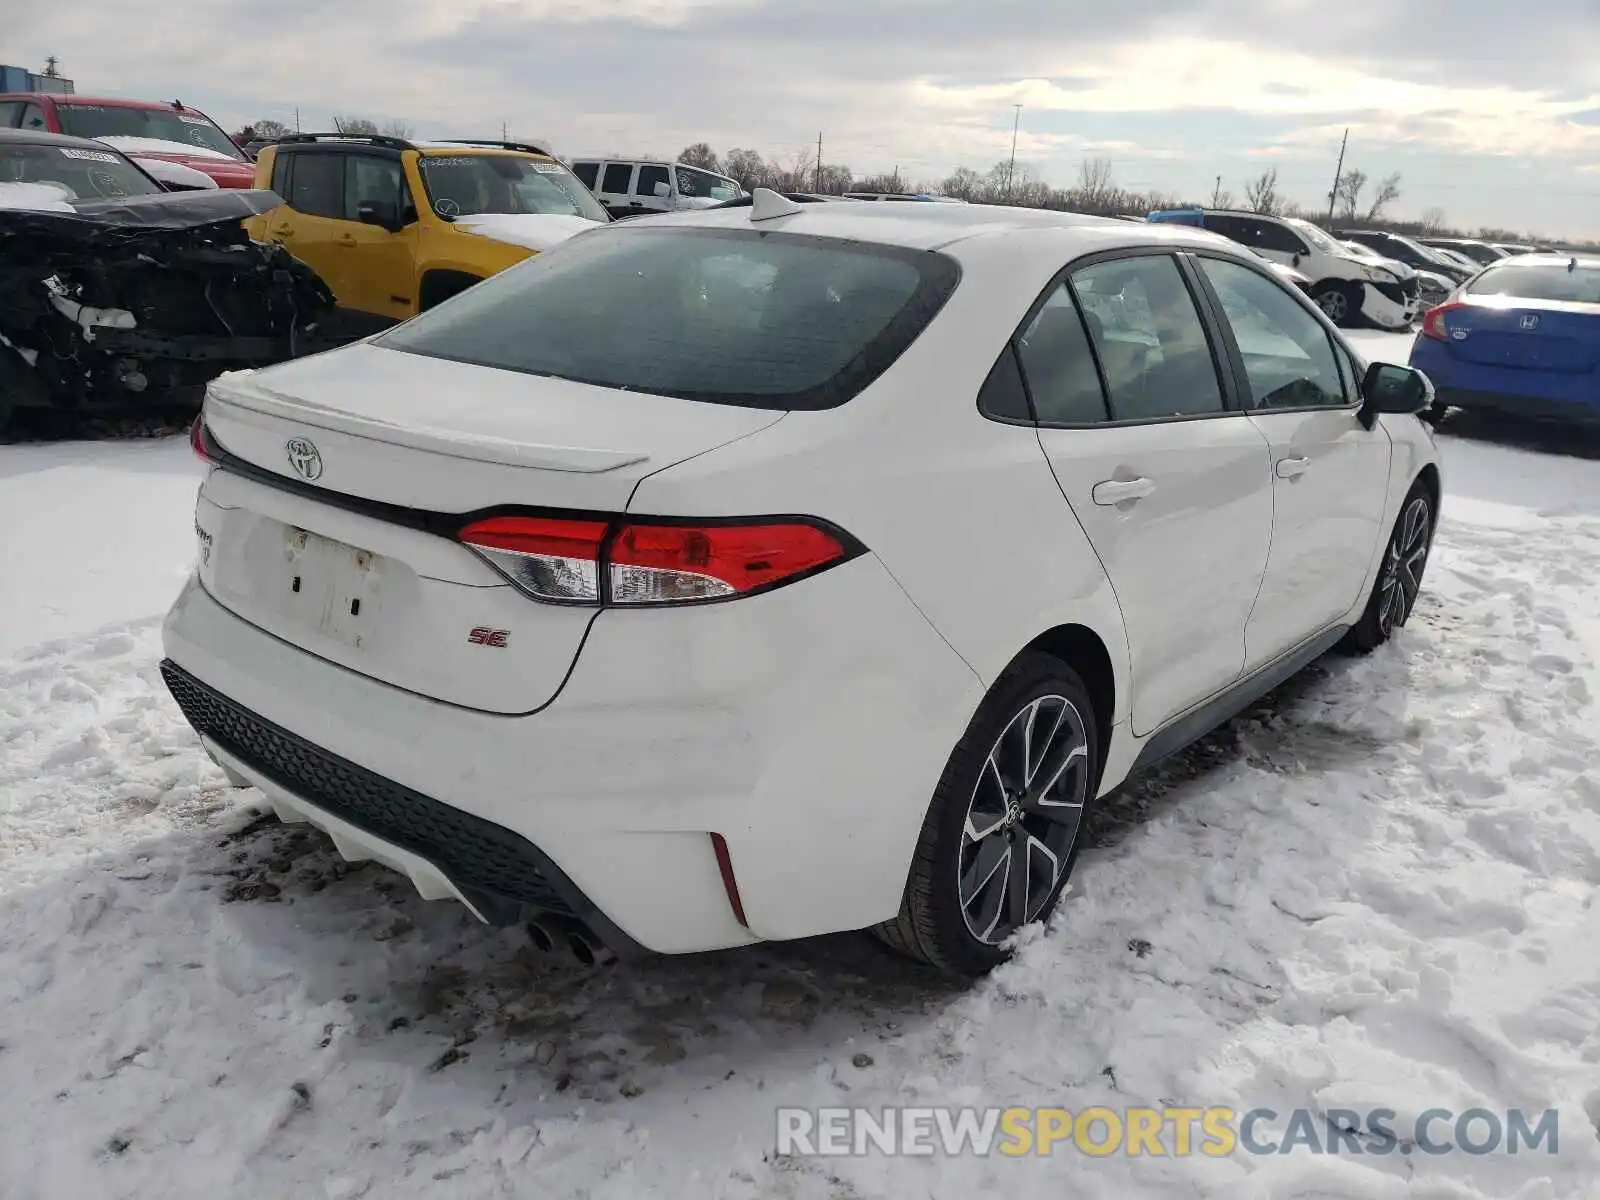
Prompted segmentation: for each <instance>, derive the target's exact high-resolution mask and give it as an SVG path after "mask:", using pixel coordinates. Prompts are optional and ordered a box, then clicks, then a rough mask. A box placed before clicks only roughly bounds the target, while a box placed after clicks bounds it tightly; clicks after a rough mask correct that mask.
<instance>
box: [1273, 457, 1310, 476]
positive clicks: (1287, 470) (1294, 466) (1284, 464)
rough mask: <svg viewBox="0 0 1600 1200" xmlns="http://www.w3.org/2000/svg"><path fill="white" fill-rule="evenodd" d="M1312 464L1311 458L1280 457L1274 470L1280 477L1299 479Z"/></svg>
mask: <svg viewBox="0 0 1600 1200" xmlns="http://www.w3.org/2000/svg"><path fill="white" fill-rule="evenodd" d="M1310 465H1311V460H1310V459H1309V458H1280V459H1279V460H1278V462H1277V465H1276V466H1274V467H1273V470H1274V471H1275V472H1276V473H1277V476H1278V478H1279V479H1299V478H1300V476H1302V475H1304V474H1305V473H1306V468H1307V467H1309V466H1310Z"/></svg>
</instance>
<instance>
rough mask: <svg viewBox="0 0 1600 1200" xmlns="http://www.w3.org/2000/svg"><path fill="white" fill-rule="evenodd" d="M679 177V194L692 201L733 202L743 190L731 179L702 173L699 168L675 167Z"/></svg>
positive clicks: (705, 172) (707, 172) (708, 172)
mask: <svg viewBox="0 0 1600 1200" xmlns="http://www.w3.org/2000/svg"><path fill="white" fill-rule="evenodd" d="M673 170H674V171H676V172H677V175H678V194H679V195H680V196H687V197H689V198H690V199H691V200H694V199H705V200H732V199H734V198H735V197H737V196H739V195H742V194H743V189H741V188H740V187H739V185H738V184H737V183H735V182H734V181H733V180H731V179H726V178H724V177H723V176H721V175H713V174H712V173H711V172H710V171H702V170H701V169H700V168H699V167H674V168H673Z"/></svg>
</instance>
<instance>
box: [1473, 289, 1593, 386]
mask: <svg viewBox="0 0 1600 1200" xmlns="http://www.w3.org/2000/svg"><path fill="white" fill-rule="evenodd" d="M1444 326H1445V332H1446V343H1445V344H1446V345H1447V346H1449V348H1450V354H1451V357H1453V358H1456V359H1459V360H1460V361H1462V362H1468V363H1474V364H1477V365H1479V366H1489V367H1510V368H1514V369H1523V370H1529V371H1553V372H1557V373H1562V374H1581V373H1583V372H1586V371H1593V370H1594V369H1595V367H1596V366H1597V365H1600V305H1595V304H1579V303H1570V302H1560V301H1550V302H1546V301H1540V302H1539V303H1538V304H1537V305H1528V306H1519V305H1510V306H1505V305H1487V304H1471V303H1468V304H1464V305H1463V306H1462V307H1460V308H1458V309H1455V310H1453V311H1451V312H1449V313H1447V314H1446V315H1445V320H1444Z"/></svg>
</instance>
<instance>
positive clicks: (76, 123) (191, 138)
mask: <svg viewBox="0 0 1600 1200" xmlns="http://www.w3.org/2000/svg"><path fill="white" fill-rule="evenodd" d="M56 112H57V114H59V116H60V117H61V132H62V133H70V134H71V135H72V136H73V137H85V138H103V137H132V138H147V139H151V140H154V141H160V142H174V143H176V145H175V146H174V147H173V149H174V150H178V149H184V148H188V147H196V148H198V149H200V150H209V151H211V152H212V153H213V154H222V155H225V156H226V157H228V158H232V159H242V158H243V157H244V155H243V154H242V153H241V152H240V150H239V147H237V146H235V145H234V144H233V142H232V140H231V139H230V138H229V137H228V135H227V134H225V133H223V132H222V130H220V129H218V128H217V127H216V126H215V125H213V124H212V123H211V119H210V118H209V117H203V116H201V115H200V114H199V113H197V112H179V111H178V110H176V109H172V108H126V107H124V106H122V105H120V104H64V103H61V102H60V101H57V103H56ZM149 149H150V150H151V151H153V152H156V151H159V150H160V147H158V146H151V147H149Z"/></svg>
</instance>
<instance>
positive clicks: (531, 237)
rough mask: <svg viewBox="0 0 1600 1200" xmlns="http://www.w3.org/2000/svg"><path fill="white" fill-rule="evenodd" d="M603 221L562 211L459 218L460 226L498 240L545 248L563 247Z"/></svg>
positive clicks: (536, 248)
mask: <svg viewBox="0 0 1600 1200" xmlns="http://www.w3.org/2000/svg"><path fill="white" fill-rule="evenodd" d="M599 224H600V223H599V222H598V221H591V220H589V219H588V218H587V217H573V216H567V215H565V214H562V213H479V214H477V215H476V216H470V217H457V218H456V219H455V225H456V227H457V228H458V229H467V230H471V231H472V232H473V233H476V234H478V235H480V236H482V237H486V238H493V239H494V240H495V241H497V242H506V243H509V244H510V245H513V246H526V247H527V248H528V249H530V250H541V251H542V250H549V249H551V248H552V247H554V246H559V245H560V244H561V243H562V242H564V241H566V240H567V239H568V238H570V237H572V236H573V235H574V234H579V233H582V232H583V231H584V230H586V229H596V228H598V227H599Z"/></svg>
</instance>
